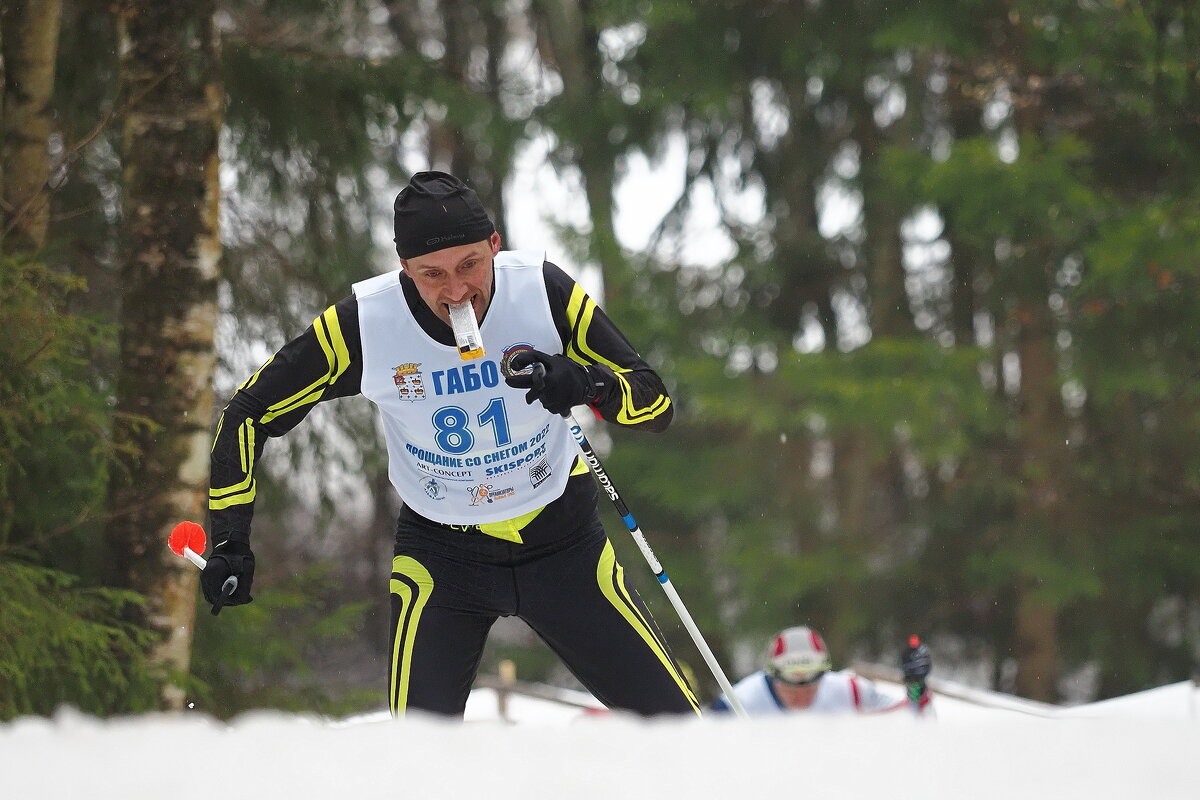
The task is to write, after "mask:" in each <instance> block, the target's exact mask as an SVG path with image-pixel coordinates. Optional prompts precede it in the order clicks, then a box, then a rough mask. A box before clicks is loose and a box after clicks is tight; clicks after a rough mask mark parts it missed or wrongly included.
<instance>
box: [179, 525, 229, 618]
mask: <svg viewBox="0 0 1200 800" xmlns="http://www.w3.org/2000/svg"><path fill="white" fill-rule="evenodd" d="M207 545H208V537H207V536H206V535H205V533H204V528H202V527H200V526H199V525H197V524H196V523H194V522H181V523H179V524H178V525H176V526H175V527H174V528H173V529H172V530H171V535H170V536H169V537H167V547H170V548H171V552H172V553H174V554H175V555H177V556H182V557H184V558H186V559H187V560H188V561H190V562H192V563H193V564H195V565H196V566H197V567H198V568H199V569H204V568H205V567H206V566H208V562H207V561H205V560H204V556H202V555H200V553H202V552H204V548H205V547H206V546H207ZM237 586H238V579H237V576H236V575H230V576H229V577H228V578H226V579H225V582H224V583H222V584H221V598H220V599H219V600H217V602H215V603H213V609H212V613H213V616H214V617H215V616H216V615H217V614H220V613H221V608H222V607H223V606H224V605H225V601H226V600H228V599H229V598H230V597H233V593H234V592H236V591H237Z"/></svg>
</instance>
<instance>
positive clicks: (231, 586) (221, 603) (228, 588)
mask: <svg viewBox="0 0 1200 800" xmlns="http://www.w3.org/2000/svg"><path fill="white" fill-rule="evenodd" d="M237 585H238V579H237V576H236V575H230V576H229V577H228V578H226V579H225V582H224V583H222V584H221V596H220V597H219V598H217V602H215V603H213V607H212V615H213V616H214V617H215V616H216V615H217V614H220V613H221V609H222V608H224V607H225V601H226V600H228V599H229V598H231V597H233V593H234V592H236V591H237Z"/></svg>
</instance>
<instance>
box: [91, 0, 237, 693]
mask: <svg viewBox="0 0 1200 800" xmlns="http://www.w3.org/2000/svg"><path fill="white" fill-rule="evenodd" d="M118 13H119V14H120V20H119V23H120V24H119V31H120V38H121V48H120V52H121V69H122V71H123V74H124V80H125V82H126V84H127V85H128V87H129V90H130V91H131V92H132V94H133V96H134V97H139V95H140V99H139V100H138V101H137V102H136V104H135V105H134V106H133V108H132V109H131V110H130V112H129V113H128V114H127V116H126V118H125V121H124V129H123V144H122V153H121V156H122V163H123V165H124V174H123V185H124V192H125V195H124V204H123V207H124V211H123V220H122V228H123V230H122V239H123V243H122V247H123V250H122V253H123V259H122V266H121V285H122V308H121V337H120V354H121V356H120V358H121V362H120V370H119V378H118V389H117V392H118V395H117V417H116V422H115V430H114V435H115V437H116V440H117V442H118V443H120V444H121V445H122V446H123V447H124V448H125V451H124V452H125V455H124V457H123V461H122V463H121V465H120V467H121V468H120V469H118V470H116V471H114V474H113V476H112V479H111V481H110V485H109V505H110V509H111V511H112V512H113V513H115V514H116V516H115V517H114V518H113V519H114V521H113V522H112V524H110V525H109V527H108V529H107V531H106V544H107V549H108V562H107V568H108V569H109V571H110V573H111V574H110V579H111V581H112V582H113V583H114V584H115V585H118V586H126V587H129V588H132V589H134V590H136V591H138V592H140V593H142V594H144V595H145V596H146V598H147V606H146V608H145V611H144V614H145V618H144V619H143V620H142V622H144V623H145V624H146V625H147V626H149V627H150V628H152V629H154V630H157V631H159V632H161V633H162V636H163V638H162V642H161V644H160V645H159V646H158V649H157V651H156V653H155V654H154V655H155V660H156V662H157V663H159V664H162V665H165V666H167V667H168V668H170V669H172V670H176V671H178V672H179V673H181V674H182V673H186V671H187V668H188V663H189V660H190V655H191V638H192V623H193V620H194V617H195V610H196V609H195V604H196V585H197V573H196V570H195V568H194V567H192V566H191V565H190V564H188V563H187V562H186V561H184V560H183V559H180V558H176V557H175V556H173V555H172V554H171V553H170V551H169V550H168V549H167V547H166V540H167V536H168V533H169V532H170V530H171V527H172V526H173V525H174V523H176V522H177V521H179V520H183V519H193V520H204V518H205V513H206V509H207V505H208V504H207V495H208V492H207V486H208V451H209V439H210V436H209V432H210V427H211V424H212V417H213V395H212V372H213V365H214V360H215V359H214V352H213V337H214V329H215V323H216V315H217V303H216V289H217V276H218V261H219V259H220V255H221V244H220V237H219V233H218V202H219V197H220V186H219V183H218V175H217V168H218V153H217V140H218V133H219V131H220V127H221V121H222V101H223V92H222V86H221V83H220V80H219V77H218V74H219V73H218V49H217V48H218V42H217V32H216V29H215V26H214V22H213V14H214V2H213V0H173V2H170V3H163V2H156V1H155V0H128V2H126V3H124V4H123V5H122V6H121V7H120V8H119V10H118ZM183 700H184V694H183V690H182V689H181V688H180V687H178V686H175V685H171V684H169V683H168V685H165V686H164V689H163V704H164V707H166V708H179V707H181V706H182V704H183Z"/></svg>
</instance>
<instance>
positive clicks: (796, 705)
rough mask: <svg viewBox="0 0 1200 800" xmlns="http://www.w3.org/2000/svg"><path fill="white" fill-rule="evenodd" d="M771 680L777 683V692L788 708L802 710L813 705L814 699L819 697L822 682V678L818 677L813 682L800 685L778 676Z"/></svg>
mask: <svg viewBox="0 0 1200 800" xmlns="http://www.w3.org/2000/svg"><path fill="white" fill-rule="evenodd" d="M771 681H772V683H774V684H775V693H776V694H777V695H779V700H780V702H782V703H783V705H784V706H785V707H786V708H789V709H792V710H794V711H800V710H803V709H806V708H808V707H809V706H811V705H812V704H813V700H815V699H816V697H817V687H818V686H820V684H821V679H820V678H817V679H816V680H815V681H813V682H812V683H805V684H801V685H799V686H797V685H795V684H791V683H785V682H783V681H781V680H778V679H777V678H772V679H771Z"/></svg>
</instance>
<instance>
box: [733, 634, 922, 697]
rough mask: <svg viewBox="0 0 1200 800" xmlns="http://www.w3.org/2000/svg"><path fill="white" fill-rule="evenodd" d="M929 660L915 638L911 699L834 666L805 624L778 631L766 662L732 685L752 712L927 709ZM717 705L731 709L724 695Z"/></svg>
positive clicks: (908, 675) (905, 666) (906, 660)
mask: <svg viewBox="0 0 1200 800" xmlns="http://www.w3.org/2000/svg"><path fill="white" fill-rule="evenodd" d="M929 666H930V660H929V650H928V649H927V648H926V647H925V645H923V644H919V643H914V644H912V645H911V646H910V647H909V648H908V649H907V650H906V651H905V655H904V657H903V663H902V664H901V669H902V671H903V672H904V675H905V681H906V683H909V682H912V683H913V685H915V683H916V681H918V680H919V682H920V690H919V691H917V692H914V694H916V698H915V699H914V700H913V701H912V702H910V700H909V699H908V698H903V697H892V696H890V695H889V694H887V693H885V692H883V691H881V690H880V689H879V688H878V687H877V686H876V685H875V684H874V683H872V682H871V681H869V680H867V679H866V678H863V677H860V676H858V675H855V674H854V673H853V672H850V671H849V670H837V671H835V670H834V669H833V664H832V661H831V660H830V657H829V650H828V648H826V646H825V640H824V639H822V638H821V635H820V634H819V633H817V632H816V631H814V630H813V629H812V628H809V627H807V626H804V625H801V626H797V627H794V628H787V629H786V630H783V631H780V633H779V634H778V635H776V636H775V637H774V638H773V639H772V640H771V642H770V645H769V646H768V650H767V657H766V665H765V666H764V668H763V669H760V670H759V671H757V672H754V673H752V674H750V675H747V676H746V677H745V678H742V679H741V680H740V681H738V682H737V683H736V684H734V686H733V691H734V693H735V694H736V695H737V698H738V700H740V701H741V703H742V706H743V707H745V709H746V713H748V714H750V715H752V716H755V715H770V714H781V713H787V712H792V711H814V712H826V713H839V712H841V713H847V712H849V713H852V712H864V713H877V712H885V711H897V710H899V709H903V708H909V707H912V708H916V709H917V710H918V711H920V712H924V711H925V710H926V709H927V708H928V706H929V693H928V691H926V689H925V683H924V680H925V676H926V675H928V674H929ZM713 709H714V710H717V711H728V710H729V703H728V701H727V699H726V697H725V696H724V695H721V697H719V698H718V699H717V700H716V702H715V703H713Z"/></svg>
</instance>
